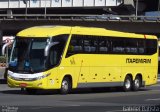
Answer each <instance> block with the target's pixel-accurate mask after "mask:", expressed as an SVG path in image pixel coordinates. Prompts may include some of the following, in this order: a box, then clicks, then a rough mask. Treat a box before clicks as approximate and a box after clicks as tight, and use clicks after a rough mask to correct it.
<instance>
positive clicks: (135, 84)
mask: <svg viewBox="0 0 160 112" xmlns="http://www.w3.org/2000/svg"><path fill="white" fill-rule="evenodd" d="M141 84H142V80H141V78H140V77H139V76H136V78H135V80H134V81H133V86H132V89H133V91H138V90H139V89H140V87H141Z"/></svg>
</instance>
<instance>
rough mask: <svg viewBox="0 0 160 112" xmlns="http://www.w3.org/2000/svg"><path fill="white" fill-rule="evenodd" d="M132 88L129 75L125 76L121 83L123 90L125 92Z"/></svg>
mask: <svg viewBox="0 0 160 112" xmlns="http://www.w3.org/2000/svg"><path fill="white" fill-rule="evenodd" d="M131 88H132V79H131V77H130V76H129V75H127V76H126V78H125V80H124V84H123V90H124V91H125V92H127V91H130V90H131Z"/></svg>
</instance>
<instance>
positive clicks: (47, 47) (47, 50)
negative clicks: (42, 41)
mask: <svg viewBox="0 0 160 112" xmlns="http://www.w3.org/2000/svg"><path fill="white" fill-rule="evenodd" d="M57 44H59V42H52V43H50V44H48V45H47V46H46V48H45V50H44V56H48V55H49V50H50V48H51V47H52V46H54V45H57Z"/></svg>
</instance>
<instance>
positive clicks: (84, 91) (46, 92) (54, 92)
mask: <svg viewBox="0 0 160 112" xmlns="http://www.w3.org/2000/svg"><path fill="white" fill-rule="evenodd" d="M150 90H151V89H146V88H142V89H140V90H139V92H141V91H150ZM122 92H124V91H123V90H122V89H120V88H89V89H88V88H87V89H86V88H82V89H74V90H72V92H71V93H70V94H98V93H122ZM131 92H133V91H131ZM0 93H2V94H18V95H29V94H28V93H27V92H26V91H25V90H4V91H0ZM32 95H61V94H60V92H59V91H58V90H38V91H37V93H36V94H32Z"/></svg>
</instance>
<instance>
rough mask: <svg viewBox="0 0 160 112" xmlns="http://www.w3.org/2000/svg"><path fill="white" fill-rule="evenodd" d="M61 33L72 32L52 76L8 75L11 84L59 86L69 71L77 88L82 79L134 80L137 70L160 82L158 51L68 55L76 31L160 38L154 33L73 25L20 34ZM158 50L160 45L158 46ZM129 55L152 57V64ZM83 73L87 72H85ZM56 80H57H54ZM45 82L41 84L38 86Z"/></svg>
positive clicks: (147, 82)
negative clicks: (29, 78)
mask: <svg viewBox="0 0 160 112" xmlns="http://www.w3.org/2000/svg"><path fill="white" fill-rule="evenodd" d="M60 34H69V35H70V36H69V39H68V42H67V47H66V48H65V51H64V54H63V56H62V60H61V63H60V65H59V66H58V67H55V68H53V69H50V70H48V71H45V72H44V74H47V73H51V75H50V76H48V77H46V78H43V79H41V80H37V81H25V82H24V81H16V80H13V79H10V78H8V84H9V86H10V87H20V86H19V85H20V84H21V83H27V84H28V85H29V86H27V88H41V89H59V88H60V87H61V82H62V80H63V78H64V76H65V75H70V76H71V77H72V88H77V84H78V83H91V82H123V81H124V79H125V77H126V75H127V74H131V75H132V79H133V80H134V79H135V77H136V75H137V74H142V79H143V81H145V85H152V84H155V83H156V82H157V69H158V67H157V66H158V53H156V54H154V55H146V56H142V55H141V56H140V55H118V54H108V55H104V54H75V55H72V56H70V57H67V58H66V57H65V55H66V52H67V49H68V45H69V42H70V39H71V35H72V34H79V35H98V36H111V37H113V38H114V37H126V38H146V39H157V37H156V36H153V35H140V34H134V33H124V32H118V31H111V30H106V29H103V28H92V27H78V26H76V27H69V26H42V27H40V26H39V27H38V26H37V27H32V28H28V29H25V30H23V31H21V32H19V33H18V34H17V36H19V38H23V37H27V38H32V37H37V38H38V37H44V38H46V37H52V36H56V35H60ZM157 52H158V49H157ZM126 58H141V59H143V58H144V59H148V58H150V59H152V63H151V64H144V63H143V64H141V63H139V64H136V63H134V64H126ZM81 74H83V75H81ZM52 80H54V83H53V82H52ZM40 83H42V85H41V86H38V85H39V84H40Z"/></svg>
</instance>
